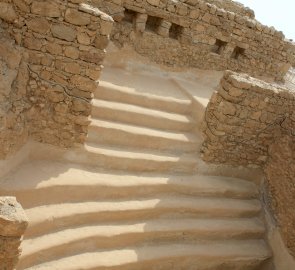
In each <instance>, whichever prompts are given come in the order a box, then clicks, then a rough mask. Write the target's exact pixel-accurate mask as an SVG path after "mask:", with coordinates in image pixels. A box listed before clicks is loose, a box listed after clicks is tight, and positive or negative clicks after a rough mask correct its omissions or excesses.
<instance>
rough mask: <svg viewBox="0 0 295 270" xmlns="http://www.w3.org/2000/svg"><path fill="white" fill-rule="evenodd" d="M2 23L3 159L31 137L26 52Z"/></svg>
mask: <svg viewBox="0 0 295 270" xmlns="http://www.w3.org/2000/svg"><path fill="white" fill-rule="evenodd" d="M3 26H4V25H3V24H1V23H0V81H1V84H0V159H3V158H4V157H5V156H6V155H7V154H9V153H14V152H15V151H16V150H17V149H18V148H19V147H20V146H21V145H22V144H23V143H24V142H25V141H26V140H27V137H28V126H27V119H26V115H25V113H24V112H25V110H26V108H27V107H28V102H27V99H26V97H25V91H26V89H25V88H26V87H25V84H26V81H27V80H28V72H27V66H26V64H25V62H24V59H23V57H22V54H23V50H21V49H20V48H18V47H17V46H15V44H14V42H13V40H12V39H11V38H10V36H9V34H8V33H7V31H6V30H5V29H4V28H3Z"/></svg>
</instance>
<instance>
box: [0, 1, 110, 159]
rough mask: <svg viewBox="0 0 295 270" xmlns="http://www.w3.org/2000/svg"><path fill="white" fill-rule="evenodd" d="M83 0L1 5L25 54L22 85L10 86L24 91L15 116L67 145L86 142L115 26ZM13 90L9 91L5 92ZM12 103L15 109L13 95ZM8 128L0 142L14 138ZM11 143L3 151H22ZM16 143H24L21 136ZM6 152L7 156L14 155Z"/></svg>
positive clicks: (42, 137)
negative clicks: (103, 63)
mask: <svg viewBox="0 0 295 270" xmlns="http://www.w3.org/2000/svg"><path fill="white" fill-rule="evenodd" d="M81 2H83V1H81V0H69V1H61V0H53V1H45V0H35V1H23V0H5V1H2V2H1V3H0V18H1V19H2V20H1V26H2V28H5V31H6V33H7V34H9V35H10V37H11V38H12V39H13V40H14V43H15V44H14V45H13V47H15V48H17V50H19V51H22V53H21V55H22V57H21V60H22V61H20V60H19V62H20V63H17V65H20V66H21V67H22V68H21V69H19V76H22V77H23V78H22V79H21V80H19V81H20V82H21V85H20V84H17V83H15V82H14V83H13V84H12V81H13V78H12V79H11V80H10V81H9V84H10V86H12V87H11V89H12V90H11V91H12V92H15V91H16V90H15V89H19V92H20V94H21V95H20V96H18V98H20V97H21V100H22V101H23V102H24V103H25V104H19V103H18V104H17V105H18V106H19V107H17V108H14V109H13V110H14V111H15V110H16V109H20V112H19V111H17V112H16V113H17V115H20V117H22V118H24V119H26V121H24V119H20V121H19V122H20V123H21V124H22V125H24V123H25V122H26V127H27V128H26V129H25V130H26V131H29V135H30V136H31V137H32V138H34V139H35V140H37V141H40V142H45V143H51V144H54V145H57V146H63V147H71V146H72V145H74V144H75V143H83V142H84V140H85V138H86V135H87V127H88V124H89V119H88V117H89V115H90V113H91V99H92V97H93V92H94V91H95V90H96V87H97V79H98V78H99V75H100V72H101V69H102V61H103V59H104V56H105V50H104V49H105V47H106V46H107V43H108V39H109V34H110V32H111V28H112V24H113V19H112V18H111V17H110V16H108V15H106V14H104V13H102V12H101V11H99V10H98V9H94V8H92V7H91V6H89V5H86V4H83V3H81ZM0 49H1V48H0ZM17 65H16V67H15V68H14V69H15V70H17V69H18V66H17ZM15 76H16V75H15V74H14V77H15ZM4 87H5V86H4ZM8 89H9V88H8V87H5V89H4V90H3V91H8ZM7 103H8V104H10V106H12V103H13V100H12V98H11V97H10V98H8V100H7ZM1 106H2V102H1ZM14 113H15V112H14ZM7 130H9V127H8V128H7V127H4V128H3V129H2V130H0V140H5V138H6V137H9V136H10V135H11V134H12V133H11V132H10V133H8V131H7ZM17 132H20V131H17ZM24 132H25V131H24ZM13 134H16V133H13ZM2 136H3V137H4V139H2ZM9 140H10V141H7V143H6V144H8V146H6V145H5V143H4V146H3V147H4V148H9V144H13V145H15V148H19V147H18V146H17V145H16V144H15V143H14V142H13V140H14V139H12V138H11V137H10V138H9ZM15 140H19V139H18V137H17V136H15ZM17 144H20V143H17ZM1 146H2V145H1ZM1 152H2V150H0V153H1ZM3 152H4V156H5V155H6V154H8V153H9V152H11V151H10V150H9V149H7V151H5V150H4V151H3ZM0 158H3V155H2V156H0Z"/></svg>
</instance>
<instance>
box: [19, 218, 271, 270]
mask: <svg viewBox="0 0 295 270" xmlns="http://www.w3.org/2000/svg"><path fill="white" fill-rule="evenodd" d="M264 231H265V229H264V225H263V223H262V222H261V221H260V220H259V219H182V220H174V221H173V222H171V220H169V219H168V220H165V219H159V220H146V221H142V222H139V223H129V224H124V223H123V224H122V223H120V224H105V225H94V226H83V227H77V228H70V229H66V230H63V231H58V232H54V233H51V234H46V235H42V236H40V237H36V238H31V239H25V241H23V243H22V250H23V253H22V256H21V263H20V264H19V267H23V268H24V267H29V266H32V265H34V264H37V263H38V261H40V257H42V254H46V255H45V256H44V260H47V261H48V260H54V259H57V258H62V257H66V256H70V255H72V254H77V253H84V252H91V251H95V250H97V249H103V248H104V249H109V248H115V249H118V248H124V247H126V246H132V245H138V244H142V243H145V244H147V243H149V244H150V243H157V242H158V243H163V242H167V241H174V242H182V243H186V242H187V243H192V242H200V241H206V240H207V241H208V240H210V241H213V240H220V239H226V240H229V239H255V238H256V239H257V238H261V239H262V238H263V234H264ZM44 260H43V261H44Z"/></svg>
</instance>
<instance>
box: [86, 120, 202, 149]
mask: <svg viewBox="0 0 295 270" xmlns="http://www.w3.org/2000/svg"><path fill="white" fill-rule="evenodd" d="M88 141H91V142H95V143H106V144H116V145H123V146H131V147H141V148H143V149H146V148H147V149H161V150H169V151H175V152H177V151H181V152H193V151H194V152H196V151H197V150H198V149H199V147H200V145H201V139H200V138H198V137H197V136H196V135H194V134H191V133H176V132H167V131H162V130H157V129H151V128H145V127H138V126H133V125H128V124H122V123H116V122H110V121H105V120H99V119H92V121H91V124H90V126H89V128H88Z"/></svg>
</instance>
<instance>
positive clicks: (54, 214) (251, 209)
mask: <svg viewBox="0 0 295 270" xmlns="http://www.w3.org/2000/svg"><path fill="white" fill-rule="evenodd" d="M260 210H261V205H260V202H259V201H258V200H255V199H252V200H241V199H228V198H209V197H206V198H205V197H186V196H159V197H158V198H153V199H151V198H150V199H137V200H128V201H126V200H125V201H124V200H115V201H96V202H90V201H89V202H80V203H63V204H53V205H43V206H37V207H33V208H29V209H26V214H27V215H28V218H29V220H30V223H29V228H28V230H27V232H26V235H27V237H30V236H32V235H40V234H44V233H48V232H50V231H54V230H59V229H60V228H61V227H64V228H65V227H67V226H78V225H83V224H89V223H96V222H107V221H121V220H125V221H126V220H140V219H150V218H155V217H160V216H161V217H165V216H166V217H169V218H172V219H174V218H179V217H181V218H185V217H216V218H217V217H233V218H237V217H254V216H257V215H259V214H260Z"/></svg>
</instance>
